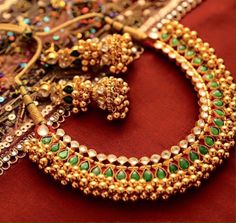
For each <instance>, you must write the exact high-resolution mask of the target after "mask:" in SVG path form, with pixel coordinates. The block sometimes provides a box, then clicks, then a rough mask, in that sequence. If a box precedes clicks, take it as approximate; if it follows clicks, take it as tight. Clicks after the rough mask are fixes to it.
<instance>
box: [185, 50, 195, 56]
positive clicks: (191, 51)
mask: <svg viewBox="0 0 236 223" xmlns="http://www.w3.org/2000/svg"><path fill="white" fill-rule="evenodd" d="M194 55H195V51H194V50H188V51H187V52H186V56H187V57H193V56H194Z"/></svg>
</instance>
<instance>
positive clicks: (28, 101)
mask: <svg viewBox="0 0 236 223" xmlns="http://www.w3.org/2000/svg"><path fill="white" fill-rule="evenodd" d="M93 17H98V18H102V19H104V21H105V22H106V23H108V24H110V25H111V26H112V28H114V29H116V30H118V31H122V32H127V33H129V34H130V35H131V37H132V38H133V39H136V40H143V39H146V38H147V35H146V34H145V33H143V32H142V31H140V30H138V29H134V28H132V27H129V26H124V25H123V24H122V23H120V22H117V21H114V20H113V19H111V18H110V17H107V16H105V17H104V15H103V14H101V13H88V14H85V15H82V16H78V17H76V18H74V19H72V20H69V21H67V22H65V23H63V24H61V25H59V26H57V27H55V28H53V29H51V31H50V32H35V33H32V36H31V38H33V39H34V40H35V41H36V43H37V49H36V52H35V54H34V55H33V57H32V58H31V59H30V61H29V62H28V64H27V66H26V67H25V68H24V69H23V70H22V71H21V72H19V73H18V74H17V75H16V76H15V83H16V84H17V85H18V86H19V91H20V93H21V95H22V98H23V102H24V103H25V105H26V107H27V110H28V111H29V113H30V116H31V118H32V120H33V121H34V123H35V124H39V123H41V122H43V121H44V118H43V116H42V114H41V112H40V111H39V110H38V108H37V106H36V105H35V104H34V102H33V100H32V98H31V97H30V95H29V94H28V92H27V89H26V88H25V87H24V86H23V84H22V81H21V77H22V76H23V75H24V74H25V73H26V72H28V71H29V70H30V69H31V67H32V66H33V65H34V63H35V62H36V60H37V59H38V58H39V56H40V54H41V51H42V40H41V39H40V37H43V36H48V35H51V34H53V33H55V32H57V31H58V30H60V29H63V28H66V27H68V26H71V25H72V24H74V23H76V22H79V21H80V20H83V19H89V18H93ZM0 30H5V31H12V32H15V33H19V34H24V33H25V32H26V31H28V30H26V27H24V26H18V25H14V24H6V23H0Z"/></svg>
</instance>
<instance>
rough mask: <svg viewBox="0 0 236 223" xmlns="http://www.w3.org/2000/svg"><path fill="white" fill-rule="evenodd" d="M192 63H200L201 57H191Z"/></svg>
mask: <svg viewBox="0 0 236 223" xmlns="http://www.w3.org/2000/svg"><path fill="white" fill-rule="evenodd" d="M192 62H193V64H195V65H200V64H201V63H202V59H201V58H199V57H195V58H193V61H192Z"/></svg>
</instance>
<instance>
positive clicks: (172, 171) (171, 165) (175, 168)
mask: <svg viewBox="0 0 236 223" xmlns="http://www.w3.org/2000/svg"><path fill="white" fill-rule="evenodd" d="M169 171H170V173H176V172H177V171H178V167H177V166H176V165H175V164H173V163H171V164H170V165H169Z"/></svg>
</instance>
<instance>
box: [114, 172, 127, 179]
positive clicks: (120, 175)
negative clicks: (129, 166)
mask: <svg viewBox="0 0 236 223" xmlns="http://www.w3.org/2000/svg"><path fill="white" fill-rule="evenodd" d="M125 178H126V173H125V171H123V170H120V171H119V172H118V173H117V174H116V179H117V180H123V179H125Z"/></svg>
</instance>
